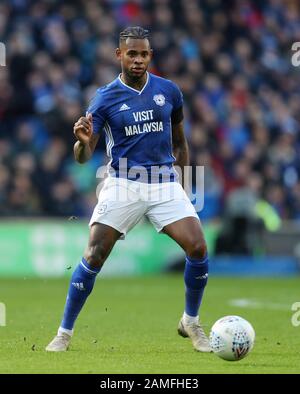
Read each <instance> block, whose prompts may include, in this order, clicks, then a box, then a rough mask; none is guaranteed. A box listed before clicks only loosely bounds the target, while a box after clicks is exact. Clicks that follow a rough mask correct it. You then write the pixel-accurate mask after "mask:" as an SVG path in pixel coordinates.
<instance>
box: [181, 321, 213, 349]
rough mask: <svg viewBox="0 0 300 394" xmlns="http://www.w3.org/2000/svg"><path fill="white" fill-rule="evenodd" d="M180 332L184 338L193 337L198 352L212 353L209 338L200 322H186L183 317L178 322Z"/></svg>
mask: <svg viewBox="0 0 300 394" xmlns="http://www.w3.org/2000/svg"><path fill="white" fill-rule="evenodd" d="M177 331H178V334H179V335H181V336H182V337H183V338H191V340H192V344H193V346H194V348H195V349H196V350H197V351H198V352H203V353H211V352H212V348H211V347H210V344H209V340H208V338H207V336H206V334H205V332H204V330H203V328H202V327H201V324H200V323H189V324H187V323H185V322H184V320H183V319H181V320H180V322H179V324H178V330H177Z"/></svg>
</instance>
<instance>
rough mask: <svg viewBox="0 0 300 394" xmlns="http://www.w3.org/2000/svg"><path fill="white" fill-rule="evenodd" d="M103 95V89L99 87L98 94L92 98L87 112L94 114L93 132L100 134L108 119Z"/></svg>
mask: <svg viewBox="0 0 300 394" xmlns="http://www.w3.org/2000/svg"><path fill="white" fill-rule="evenodd" d="M103 101H104V100H103V95H102V94H101V90H100V89H98V90H97V92H96V95H95V96H94V98H93V99H92V100H91V102H90V104H89V107H88V109H87V111H86V114H87V115H88V114H92V116H93V132H94V133H95V134H99V133H100V132H101V130H102V129H103V127H104V123H105V121H106V115H105V108H104V102H103Z"/></svg>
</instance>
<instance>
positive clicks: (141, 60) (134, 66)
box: [116, 38, 152, 79]
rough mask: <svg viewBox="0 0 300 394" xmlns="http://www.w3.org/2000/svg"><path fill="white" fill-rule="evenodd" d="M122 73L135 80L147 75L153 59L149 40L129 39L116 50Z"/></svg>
mask: <svg viewBox="0 0 300 394" xmlns="http://www.w3.org/2000/svg"><path fill="white" fill-rule="evenodd" d="M116 54H117V57H118V59H119V60H120V62H121V66H122V71H123V72H124V73H125V74H127V75H128V76H129V77H131V78H133V79H139V78H142V77H143V75H145V73H146V71H147V68H148V66H149V63H150V61H151V58H152V49H151V48H150V44H149V41H148V40H147V39H141V40H139V39H132V38H128V39H127V40H126V41H125V42H123V43H122V44H121V47H120V48H118V49H117V50H116Z"/></svg>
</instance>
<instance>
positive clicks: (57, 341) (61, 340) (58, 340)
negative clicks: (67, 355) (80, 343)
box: [46, 332, 72, 352]
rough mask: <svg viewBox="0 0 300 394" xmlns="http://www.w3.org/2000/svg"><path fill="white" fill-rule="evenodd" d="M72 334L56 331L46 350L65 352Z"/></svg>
mask: <svg viewBox="0 0 300 394" xmlns="http://www.w3.org/2000/svg"><path fill="white" fill-rule="evenodd" d="M71 338H72V336H71V335H69V334H67V333H66V332H58V333H57V335H56V336H55V337H54V339H53V340H52V341H51V342H50V343H49V345H48V346H47V347H46V351H47V352H65V351H67V350H68V349H69V345H70V341H71Z"/></svg>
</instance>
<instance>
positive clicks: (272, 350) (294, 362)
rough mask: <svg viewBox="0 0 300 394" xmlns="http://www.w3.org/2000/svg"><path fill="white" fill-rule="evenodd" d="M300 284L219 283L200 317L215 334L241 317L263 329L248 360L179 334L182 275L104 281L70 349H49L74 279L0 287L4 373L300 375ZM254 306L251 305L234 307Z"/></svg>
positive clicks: (286, 281) (213, 282)
mask: <svg viewBox="0 0 300 394" xmlns="http://www.w3.org/2000/svg"><path fill="white" fill-rule="evenodd" d="M299 285H300V279H298V278H293V279H240V278H230V279H229V278H226V279H224V278H210V280H209V285H208V287H207V291H206V294H205V298H204V302H203V307H202V312H201V318H202V320H203V322H204V323H205V324H206V325H207V326H206V331H209V328H210V327H211V325H212V324H213V323H214V322H215V321H216V320H217V319H218V318H220V317H222V316H224V315H229V314H237V315H240V316H242V317H244V318H246V319H247V320H249V321H250V322H251V323H252V324H253V326H254V328H255V331H256V343H255V346H254V349H253V351H252V353H251V354H250V355H249V356H248V357H246V358H245V359H244V360H241V361H239V362H227V361H224V360H221V359H219V358H218V357H217V356H215V355H214V354H201V353H198V352H196V351H194V350H193V348H192V346H191V343H190V340H189V339H183V338H181V337H179V336H178V335H177V323H178V320H179V318H180V316H181V314H182V309H183V282H182V275H161V276H159V277H156V276H155V277H147V278H134V279H125V278H123V279H100V280H98V281H97V284H96V287H95V289H94V292H93V294H92V296H91V297H90V298H89V300H88V302H87V304H86V307H85V309H84V310H83V312H82V314H81V315H80V318H79V320H78V322H77V325H76V332H75V336H74V338H73V341H72V346H71V348H70V350H69V351H68V352H66V353H61V354H53V353H50V354H49V353H46V352H45V351H44V348H45V346H46V345H47V343H48V342H49V341H50V340H51V339H52V337H53V335H54V334H55V332H56V329H57V326H58V324H59V321H60V318H61V314H62V310H63V305H64V300H65V296H66V291H67V286H68V282H67V281H66V280H45V279H40V280H9V279H7V280H4V279H1V280H0V302H2V303H5V305H6V308H7V325H6V327H0V373H51V374H53V373H103V374H104V373H125V374H126V373H182V374H187V373H196V374H201V373H234V374H239V373H299V372H300V327H294V326H293V325H292V324H291V318H292V314H293V312H292V311H291V305H292V304H293V303H294V302H297V301H300V295H299V288H300V286H299ZM240 299H246V300H248V301H247V302H248V304H245V305H244V306H243V304H242V306H234V305H232V300H240Z"/></svg>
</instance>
